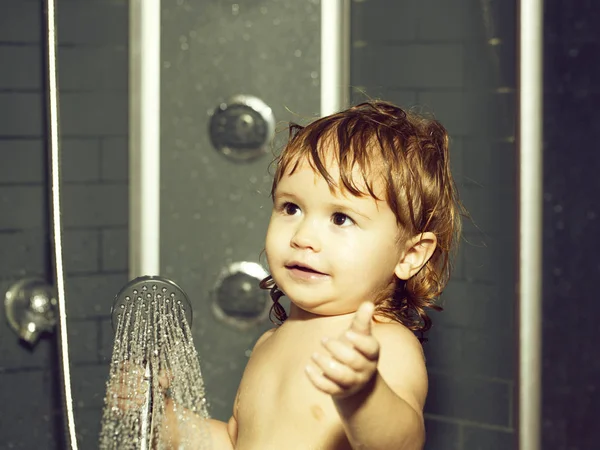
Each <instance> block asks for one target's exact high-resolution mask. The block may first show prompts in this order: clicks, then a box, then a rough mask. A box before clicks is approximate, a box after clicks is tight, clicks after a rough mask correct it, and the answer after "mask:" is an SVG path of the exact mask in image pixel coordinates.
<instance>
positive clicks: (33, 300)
mask: <svg viewBox="0 0 600 450" xmlns="http://www.w3.org/2000/svg"><path fill="white" fill-rule="evenodd" d="M4 307H5V310H6V319H7V320H8V324H9V325H10V326H11V328H12V329H13V331H14V332H15V333H16V334H17V336H19V338H20V339H21V340H23V341H24V342H26V343H27V344H28V345H29V346H31V347H33V346H34V345H35V344H36V343H37V341H38V340H39V338H40V336H41V335H42V334H43V333H50V332H53V331H54V327H55V325H56V314H57V301H56V293H55V292H54V288H52V286H50V285H48V284H47V283H46V282H45V281H42V280H38V279H23V280H20V281H18V282H16V283H15V284H13V285H12V286H11V287H10V288H9V289H8V291H7V292H6V296H5V298H4Z"/></svg>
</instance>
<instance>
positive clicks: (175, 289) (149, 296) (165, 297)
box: [111, 276, 192, 331]
mask: <svg viewBox="0 0 600 450" xmlns="http://www.w3.org/2000/svg"><path fill="white" fill-rule="evenodd" d="M132 300H134V301H135V303H134V305H135V308H140V307H141V308H144V309H145V310H147V309H148V308H149V307H150V305H151V303H152V302H162V301H164V304H165V305H166V307H167V309H169V308H172V307H173V305H175V304H178V305H179V306H180V307H181V308H182V309H183V311H184V314H185V318H186V320H187V323H188V325H189V326H190V327H191V326H192V306H191V305H190V301H189V299H188V297H187V295H186V294H185V292H184V291H183V289H181V288H180V287H179V286H178V285H177V284H175V283H174V282H173V281H171V280H169V279H167V278H163V277H159V276H143V277H138V278H135V279H133V280H131V281H130V282H129V283H127V284H126V285H125V286H124V287H123V288H122V289H121V291H120V292H119V293H118V294H117V296H116V297H115V301H114V303H113V306H112V309H111V316H112V326H113V330H115V331H116V330H117V324H118V323H119V318H120V317H121V315H122V314H123V313H124V312H125V310H126V305H127V304H129V303H130V302H131V301H132Z"/></svg>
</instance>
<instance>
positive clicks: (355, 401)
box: [307, 303, 427, 450]
mask: <svg viewBox="0 0 600 450" xmlns="http://www.w3.org/2000/svg"><path fill="white" fill-rule="evenodd" d="M372 315H373V305H372V304H371V303H366V304H363V305H362V306H361V307H360V308H359V310H358V311H357V313H356V316H355V319H354V321H353V323H352V325H351V327H350V329H349V330H348V332H346V333H344V335H343V336H342V337H341V338H339V339H330V340H327V341H325V342H324V344H323V345H324V346H325V348H326V349H327V351H328V353H329V355H325V354H318V355H314V358H313V359H314V362H315V364H316V366H317V367H318V369H317V368H316V367H314V366H308V367H307V374H308V376H309V378H310V380H311V381H312V382H313V384H314V385H315V386H316V387H317V388H318V389H320V390H321V391H323V392H325V393H328V394H330V395H331V396H332V398H333V400H334V403H335V405H336V407H337V410H338V412H339V414H340V418H341V420H342V423H343V426H344V428H345V431H346V436H347V437H348V440H349V441H350V444H351V445H352V448H353V449H357V450H358V449H368V450H376V449H386V450H387V449H391V448H393V449H398V450H418V449H422V448H423V444H424V440H425V432H424V425H423V414H422V409H423V405H424V402H425V397H426V394H427V374H426V370H425V364H424V359H423V354H422V351H421V348H420V345H419V343H418V341H417V339H416V338H414V336H413V335H412V333H411V332H409V331H408V330H406V329H405V328H403V327H400V326H394V325H383V326H380V327H378V333H377V338H378V339H376V338H375V337H374V336H373V335H372V333H371V318H372ZM380 345H381V347H382V348H385V349H386V351H385V352H381V354H380ZM394 353H396V354H394Z"/></svg>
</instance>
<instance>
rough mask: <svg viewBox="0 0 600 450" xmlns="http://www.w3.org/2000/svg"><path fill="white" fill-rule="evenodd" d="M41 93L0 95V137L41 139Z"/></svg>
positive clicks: (42, 112)
mask: <svg viewBox="0 0 600 450" xmlns="http://www.w3.org/2000/svg"><path fill="white" fill-rule="evenodd" d="M43 101H44V99H43V95H42V93H14V92H13V93H0V136H19V137H41V136H42V135H43V133H44V128H43V117H44V116H43V114H44V108H43Z"/></svg>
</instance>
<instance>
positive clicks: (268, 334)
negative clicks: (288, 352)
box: [254, 328, 277, 350]
mask: <svg viewBox="0 0 600 450" xmlns="http://www.w3.org/2000/svg"><path fill="white" fill-rule="evenodd" d="M275 330H277V328H271V329H270V330H267V331H265V332H264V333H263V334H262V335H261V336H260V337H259V338H258V340H257V341H256V344H254V349H255V350H256V349H257V348H258V347H259V346H261V345H262V344H264V342H265V341H266V340H267V339H269V338H270V337H271V336H272V335H273V333H275Z"/></svg>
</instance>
